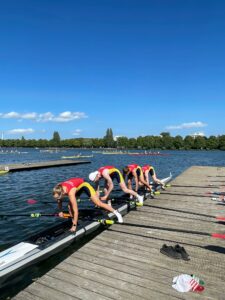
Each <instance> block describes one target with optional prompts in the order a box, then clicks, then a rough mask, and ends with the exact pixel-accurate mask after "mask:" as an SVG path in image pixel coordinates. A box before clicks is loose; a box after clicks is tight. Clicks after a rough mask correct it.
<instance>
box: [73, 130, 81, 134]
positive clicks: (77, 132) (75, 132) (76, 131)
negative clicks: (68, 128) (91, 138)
mask: <svg viewBox="0 0 225 300" xmlns="http://www.w3.org/2000/svg"><path fill="white" fill-rule="evenodd" d="M81 132H82V130H81V129H76V130H75V131H74V132H73V135H80V134H81Z"/></svg>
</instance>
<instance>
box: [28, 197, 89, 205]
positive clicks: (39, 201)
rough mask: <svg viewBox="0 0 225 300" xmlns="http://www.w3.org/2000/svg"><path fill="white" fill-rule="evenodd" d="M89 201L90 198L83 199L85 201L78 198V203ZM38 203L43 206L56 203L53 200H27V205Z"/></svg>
mask: <svg viewBox="0 0 225 300" xmlns="http://www.w3.org/2000/svg"><path fill="white" fill-rule="evenodd" d="M87 200H90V199H89V198H83V199H80V198H78V199H77V202H78V203H79V202H83V201H87ZM36 203H43V204H47V203H50V204H54V203H56V201H54V200H52V201H42V200H35V199H28V200H27V204H31V205H32V204H36Z"/></svg>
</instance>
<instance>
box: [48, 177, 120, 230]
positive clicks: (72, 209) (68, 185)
mask: <svg viewBox="0 0 225 300" xmlns="http://www.w3.org/2000/svg"><path fill="white" fill-rule="evenodd" d="M83 192H84V193H85V194H86V195H87V196H88V197H90V199H91V200H92V202H94V204H95V205H97V206H99V207H102V208H104V209H105V210H107V211H110V212H112V213H114V214H115V215H116V217H117V219H118V222H119V223H123V218H122V216H121V214H120V213H119V212H118V211H117V210H115V209H114V208H112V207H111V206H109V205H108V204H106V203H103V202H102V201H100V199H99V197H98V195H97V193H96V191H95V190H94V188H93V187H92V186H91V185H90V184H89V183H88V182H85V181H84V179H83V178H70V179H68V180H66V181H64V182H61V183H58V184H57V185H56V186H55V187H54V188H53V197H54V198H55V200H56V201H57V203H58V208H59V210H60V213H59V216H60V217H63V212H62V201H63V198H64V197H65V196H67V197H68V198H69V204H68V209H69V213H70V215H71V217H72V227H71V228H70V231H71V232H75V231H76V228H77V222H78V205H77V200H76V195H78V194H79V195H80V194H82V193H83Z"/></svg>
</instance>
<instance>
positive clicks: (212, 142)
mask: <svg viewBox="0 0 225 300" xmlns="http://www.w3.org/2000/svg"><path fill="white" fill-rule="evenodd" d="M218 146H219V140H218V139H217V137H215V136H213V135H211V136H210V137H209V138H208V139H207V140H206V147H207V149H210V150H213V149H218Z"/></svg>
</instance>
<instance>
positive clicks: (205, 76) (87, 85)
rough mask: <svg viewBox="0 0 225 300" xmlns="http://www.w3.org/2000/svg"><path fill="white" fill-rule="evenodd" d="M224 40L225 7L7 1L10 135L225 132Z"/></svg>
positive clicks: (4, 77)
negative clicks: (107, 131) (110, 130)
mask: <svg viewBox="0 0 225 300" xmlns="http://www.w3.org/2000/svg"><path fill="white" fill-rule="evenodd" d="M224 33H225V1H223V0H213V1H212V0H210V1H209V0H154V1H152V0H94V1H93V0H76V1H73V0H63V1H62V0H60V1H59V0H51V1H50V0H20V1H17V0H8V1H3V0H0V43H1V47H0V101H1V106H0V131H1V132H4V137H5V138H21V136H24V137H25V138H27V139H31V138H35V139H39V138H46V139H50V138H52V135H53V132H54V131H58V132H59V134H60V136H61V138H62V139H64V138H74V137H96V138H98V137H99V138H101V137H103V136H104V135H105V133H106V130H107V128H112V130H113V133H114V135H118V136H123V135H125V136H127V137H137V136H140V135H159V134H160V133H161V132H165V131H167V132H170V133H171V135H172V136H175V135H178V134H179V135H182V136H185V135H188V134H192V133H195V132H203V133H204V134H205V135H206V136H210V135H220V134H224V133H225V132H224V128H225V118H224V112H225V34H224Z"/></svg>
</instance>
